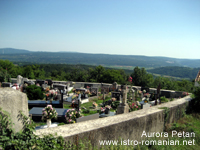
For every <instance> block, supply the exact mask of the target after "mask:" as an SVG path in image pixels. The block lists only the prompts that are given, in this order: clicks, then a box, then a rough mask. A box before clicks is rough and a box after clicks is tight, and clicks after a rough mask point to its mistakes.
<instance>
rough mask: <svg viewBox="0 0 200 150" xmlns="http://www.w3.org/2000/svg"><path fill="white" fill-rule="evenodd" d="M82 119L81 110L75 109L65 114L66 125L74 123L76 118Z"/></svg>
mask: <svg viewBox="0 0 200 150" xmlns="http://www.w3.org/2000/svg"><path fill="white" fill-rule="evenodd" d="M80 117H82V114H81V110H79V111H77V110H75V109H68V110H67V112H66V113H65V119H66V121H67V123H75V122H76V118H80Z"/></svg>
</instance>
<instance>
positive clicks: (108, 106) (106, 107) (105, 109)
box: [100, 105, 112, 113]
mask: <svg viewBox="0 0 200 150" xmlns="http://www.w3.org/2000/svg"><path fill="white" fill-rule="evenodd" d="M111 108H112V107H111V106H110V105H106V106H105V107H101V112H100V113H105V112H106V111H109V110H110V109H111Z"/></svg>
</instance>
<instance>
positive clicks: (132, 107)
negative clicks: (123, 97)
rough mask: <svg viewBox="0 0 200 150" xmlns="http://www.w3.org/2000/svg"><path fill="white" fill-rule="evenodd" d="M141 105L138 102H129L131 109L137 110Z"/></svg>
mask: <svg viewBox="0 0 200 150" xmlns="http://www.w3.org/2000/svg"><path fill="white" fill-rule="evenodd" d="M138 109H139V107H138V105H137V104H136V103H132V104H129V111H130V112H131V111H135V110H138Z"/></svg>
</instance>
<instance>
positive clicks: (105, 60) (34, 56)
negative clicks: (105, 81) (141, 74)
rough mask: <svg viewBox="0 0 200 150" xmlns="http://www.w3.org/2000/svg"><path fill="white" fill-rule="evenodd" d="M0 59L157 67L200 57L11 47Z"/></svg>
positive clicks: (191, 62)
mask: <svg viewBox="0 0 200 150" xmlns="http://www.w3.org/2000/svg"><path fill="white" fill-rule="evenodd" d="M0 59H8V60H10V61H12V62H15V63H16V62H25V63H26V64H28V63H31V64H32V63H35V64H87V65H102V66H113V67H114V66H122V67H123V66H139V67H145V68H158V67H165V66H180V67H185V66H186V67H192V68H197V67H200V59H195V60H193V59H177V58H169V57H149V56H138V55H109V54H89V53H77V52H33V51H28V50H19V49H12V48H3V49H0Z"/></svg>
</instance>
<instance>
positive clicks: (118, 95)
mask: <svg viewBox="0 0 200 150" xmlns="http://www.w3.org/2000/svg"><path fill="white" fill-rule="evenodd" d="M111 93H112V97H114V98H116V99H117V100H118V101H120V92H111Z"/></svg>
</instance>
